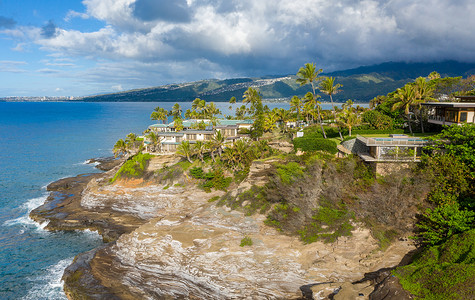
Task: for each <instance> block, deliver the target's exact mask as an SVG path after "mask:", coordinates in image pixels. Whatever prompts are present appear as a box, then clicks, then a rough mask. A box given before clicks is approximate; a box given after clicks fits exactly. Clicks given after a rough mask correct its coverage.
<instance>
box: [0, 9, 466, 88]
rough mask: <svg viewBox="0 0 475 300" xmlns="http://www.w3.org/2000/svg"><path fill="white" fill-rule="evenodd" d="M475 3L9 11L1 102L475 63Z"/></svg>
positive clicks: (3, 32)
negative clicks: (401, 65) (398, 65)
mask: <svg viewBox="0 0 475 300" xmlns="http://www.w3.org/2000/svg"><path fill="white" fill-rule="evenodd" d="M474 15H475V2H473V1H469V0H459V1H444V0H430V1H425V2H414V1H409V0H383V1H371V0H365V1H354V0H337V1H323V0H313V1H312V0H295V1H286V0H272V1H270V0H261V1H251V0H241V1H238V0H230V1H225V0H175V1H165V0H84V1H79V0H69V1H64V0H42V1H37V0H22V1H16V0H0V51H1V56H0V82H1V84H0V97H8V96H20V97H22V96H51V97H57V96H85V95H90V94H98V93H107V92H117V91H122V90H129V89H134V88H144V87H150V86H159V85H165V84H170V83H181V82H189V81H196V80H201V79H210V78H217V79H224V78H234V77H253V76H264V75H278V74H279V75H286V74H295V73H296V72H297V71H298V69H299V68H300V67H301V66H303V65H304V64H305V63H307V62H315V63H316V64H317V66H318V67H319V68H323V69H324V71H334V70H340V69H348V68H353V67H358V66H361V65H372V64H378V63H382V62H386V61H408V62H431V61H443V60H456V61H460V62H470V63H473V62H475V44H474V43H473V41H474V40H475V32H474V31H473V30H472V28H475V18H473V16H474Z"/></svg>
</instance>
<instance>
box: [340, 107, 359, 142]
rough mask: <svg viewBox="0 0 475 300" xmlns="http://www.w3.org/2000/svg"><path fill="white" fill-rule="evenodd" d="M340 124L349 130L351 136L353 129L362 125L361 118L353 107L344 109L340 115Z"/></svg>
mask: <svg viewBox="0 0 475 300" xmlns="http://www.w3.org/2000/svg"><path fill="white" fill-rule="evenodd" d="M339 122H340V124H341V125H343V126H345V127H346V128H348V133H349V135H350V136H351V129H352V128H353V127H354V126H358V125H360V124H361V116H360V115H359V114H358V113H356V112H355V111H354V110H353V109H352V108H351V106H350V107H346V108H345V109H343V110H342V111H341V113H340V115H339Z"/></svg>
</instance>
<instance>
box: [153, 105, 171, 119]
mask: <svg viewBox="0 0 475 300" xmlns="http://www.w3.org/2000/svg"><path fill="white" fill-rule="evenodd" d="M167 116H168V111H167V110H166V109H164V108H163V107H159V106H157V107H155V109H154V110H153V112H152V114H151V115H150V119H152V120H157V121H160V122H162V123H165V122H166V121H167Z"/></svg>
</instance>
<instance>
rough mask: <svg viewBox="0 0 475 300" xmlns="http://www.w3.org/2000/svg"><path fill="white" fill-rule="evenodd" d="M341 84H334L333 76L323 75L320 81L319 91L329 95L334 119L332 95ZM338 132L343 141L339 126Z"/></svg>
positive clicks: (337, 91)
mask: <svg viewBox="0 0 475 300" xmlns="http://www.w3.org/2000/svg"><path fill="white" fill-rule="evenodd" d="M342 86H343V85H341V84H339V83H337V84H335V78H334V77H325V78H324V79H323V80H322V81H321V82H320V91H321V92H322V93H324V94H326V95H328V96H330V102H331V104H332V113H333V119H336V113H335V105H333V97H332V96H333V95H335V94H337V93H339V92H340V88H341V87H342ZM338 133H339V134H340V139H341V140H342V141H343V136H342V135H341V130H340V126H338Z"/></svg>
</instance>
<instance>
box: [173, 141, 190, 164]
mask: <svg viewBox="0 0 475 300" xmlns="http://www.w3.org/2000/svg"><path fill="white" fill-rule="evenodd" d="M192 151H193V149H192V148H191V144H190V142H189V141H183V142H181V144H180V145H178V148H177V150H176V153H177V154H178V155H180V156H183V157H184V158H186V159H187V160H188V161H189V162H190V163H193V161H192V160H191V155H192Z"/></svg>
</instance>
